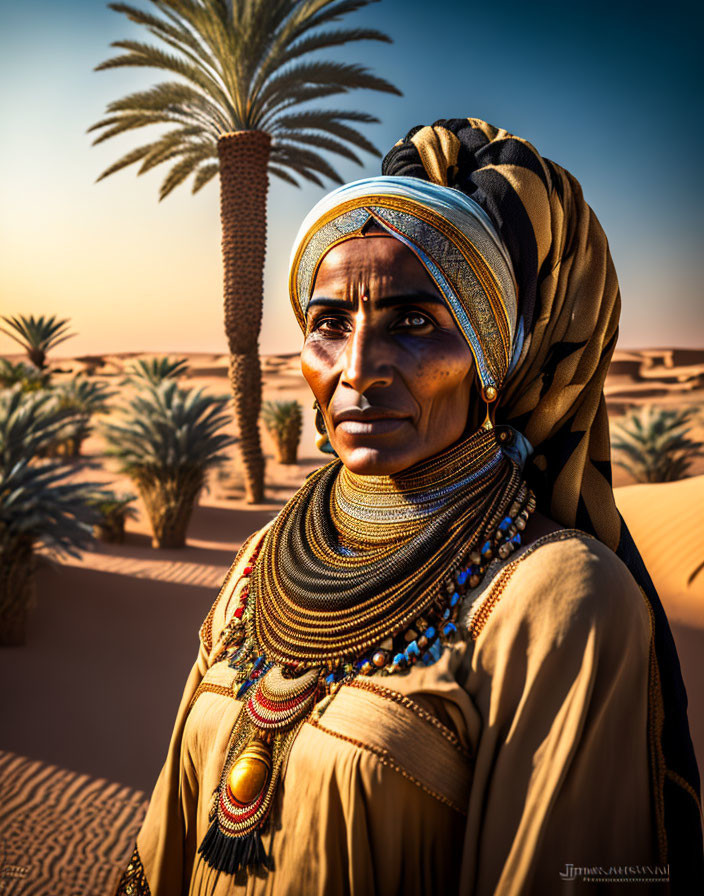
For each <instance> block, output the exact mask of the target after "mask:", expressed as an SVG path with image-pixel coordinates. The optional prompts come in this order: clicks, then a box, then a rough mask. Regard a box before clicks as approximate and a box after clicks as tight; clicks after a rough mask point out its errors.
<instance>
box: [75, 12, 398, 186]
mask: <svg viewBox="0 0 704 896" xmlns="http://www.w3.org/2000/svg"><path fill="white" fill-rule="evenodd" d="M371 2H375V0H151V6H152V9H151V10H149V11H144V10H142V9H140V8H138V7H137V6H135V5H132V4H131V3H127V2H114V3H111V4H109V6H110V8H111V9H112V10H114V11H115V12H117V13H118V14H120V15H124V16H126V18H127V19H128V20H129V21H131V22H132V23H134V24H136V25H138V26H140V27H141V28H143V29H144V32H143V33H144V34H148V35H149V36H150V37H151V38H152V39H155V40H156V41H157V43H156V44H153V43H150V42H145V41H142V40H133V39H129V40H118V41H115V42H114V43H113V44H112V46H113V47H114V48H115V49H116V50H117V51H119V52H118V55H115V56H113V57H111V58H109V59H107V60H106V61H105V62H102V63H101V64H100V65H98V66H97V70H98V71H103V70H107V69H112V68H122V67H125V66H127V67H147V68H153V69H156V70H162V71H167V72H169V73H170V74H172V75H175V76H176V78H177V80H176V81H167V82H164V83H161V84H157V85H155V86H154V87H152V88H149V89H147V90H143V91H138V92H136V93H133V94H130V95H128V96H126V97H123V98H121V99H118V100H116V101H114V102H112V103H110V104H109V105H108V107H107V114H106V116H105V117H104V118H103V119H102V120H101V121H99V122H97V123H96V124H95V125H93V126H92V127H91V128H90V129H89V131H91V132H96V131H97V132H98V133H97V136H96V137H95V141H94V142H95V143H101V142H103V141H105V140H108V139H110V138H111V137H115V136H118V135H120V134H124V133H126V132H129V131H130V130H135V129H137V128H141V127H144V126H146V125H149V124H155V125H164V124H172V125H175V126H176V128H175V130H172V131H169V132H168V134H166V135H162V136H161V137H160V138H159V139H156V140H154V141H153V142H152V143H149V144H146V145H145V146H142V147H138V148H137V149H134V150H133V151H132V152H131V153H128V154H127V155H125V156H123V157H122V158H120V159H118V161H117V162H115V163H114V164H113V165H111V166H110V167H109V168H107V169H106V171H104V172H103V174H102V175H101V178H100V179H102V178H104V177H107V176H108V175H109V174H112V173H115V172H117V171H119V170H121V169H122V168H124V167H127V166H129V165H131V164H134V163H137V162H141V165H140V166H139V167H138V173H142V172H144V171H148V170H150V169H151V168H153V167H156V166H157V165H160V164H165V163H168V162H170V161H173V160H174V159H176V162H175V164H173V165H172V167H171V168H170V170H169V172H168V174H167V176H166V179H165V180H164V181H163V183H162V187H161V190H160V194H159V195H160V198H162V199H163V198H164V197H165V196H166V195H168V193H170V192H171V191H172V190H173V189H175V187H176V186H178V185H179V184H180V183H182V182H183V181H184V180H186V178H187V177H188V176H189V175H190V174H191V173H193V172H195V177H194V180H193V185H192V189H193V192H197V191H198V190H200V189H201V188H202V187H203V186H204V185H205V184H206V183H208V182H209V181H210V180H211V179H212V178H213V177H215V175H216V174H217V171H218V169H217V167H216V164H215V162H214V159H215V157H216V152H215V146H216V143H217V140H218V139H219V138H220V137H221V136H222V135H223V134H226V133H230V132H233V131H241V130H264V131H265V132H267V133H270V134H271V136H272V137H273V138H274V144H277V143H278V144H279V151H278V153H277V152H276V150H275V148H274V149H273V150H272V153H273V154H272V158H271V162H272V166H271V169H270V170H271V173H272V174H273V175H275V176H277V177H282V172H284V171H286V172H287V173H286V174H285V175H284V176H283V179H284V180H286V181H287V182H288V183H292V184H293V183H298V180H297V177H298V176H301V177H303V178H306V179H308V180H311V181H313V182H314V183H317V184H321V183H322V182H321V177H320V176H321V175H322V177H324V178H331V179H332V180H333V181H336V182H339V177H338V175H337V172H336V171H335V170H334V168H333V167H332V166H331V165H329V164H328V163H327V162H326V161H325V159H324V157H323V156H322V155H320V154H318V153H313V152H311V151H310V150H308V149H307V147H314V148H315V149H318V150H321V152H322V153H328V152H330V153H333V154H336V155H339V156H342V157H344V158H347V159H349V160H350V161H355V162H356V163H358V164H360V163H361V160H360V158H359V155H358V150H362V151H365V152H369V153H372V154H374V155H378V154H379V152H378V150H377V148H376V147H375V146H374V145H373V143H371V142H370V141H369V140H367V138H366V137H365V136H364V135H363V134H362V133H360V131H359V130H358V129H357V128H356V127H355V125H356V124H370V123H375V122H376V120H377V119H376V118H375V117H374V116H372V115H369V114H367V113H364V112H356V111H354V110H350V111H349V112H344V111H343V112H340V111H334V112H325V111H320V110H319V111H315V110H308V111H304V110H305V107H306V105H307V104H308V103H310V102H312V101H315V100H320V99H324V98H328V97H332V96H334V95H336V94H341V93H348V92H349V91H351V90H358V89H359V90H374V91H381V92H385V93H390V94H399V91H398V89H397V88H396V87H395V86H394V85H393V84H391V83H390V82H389V81H387V80H385V79H384V78H382V77H379V76H377V75H376V74H374V73H373V72H372V71H371V70H370V69H368V68H367V67H365V66H363V65H359V64H352V63H344V62H339V61H331V60H324V59H318V58H315V56H316V54H319V53H321V52H324V51H325V50H331V49H335V48H337V47H341V46H346V45H348V44H352V43H358V42H360V41H376V42H382V43H388V42H389V37H388V36H387V35H386V34H385V33H383V32H382V31H380V30H379V29H376V28H371V27H339V26H337V25H336V24H335V25H334V26H333V27H329V26H332V25H333V23H339V22H340V20H341V19H343V18H344V17H346V16H348V15H350V14H352V13H354V12H356V11H358V10H361V9H363V8H365V7H367V6H368V5H369V4H370V3H371ZM312 57H313V58H312ZM301 107H302V108H301ZM295 109H299V110H300V112H299V114H298V116H297V115H296V114H292V110H295ZM198 129H200V132H201V133H200V135H199V134H198ZM201 144H202V145H201ZM205 144H208V145H209V146H210V147H211V149H210V152H208V150H207V149H206V148H205ZM282 145H283V149H282ZM283 150H285V151H283ZM294 150H295V151H294ZM306 153H307V154H306Z"/></svg>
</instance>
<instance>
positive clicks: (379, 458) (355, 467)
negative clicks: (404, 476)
mask: <svg viewBox="0 0 704 896" xmlns="http://www.w3.org/2000/svg"><path fill="white" fill-rule="evenodd" d="M370 443H371V439H368V440H367V441H366V443H365V444H357V445H350V444H346V445H342V446H339V447H336V448H335V450H336V451H337V454H338V456H339V458H340V460H341V461H342V463H343V464H344V465H345V466H346V467H347V469H348V470H350V471H351V472H352V473H357V474H358V475H359V476H393V475H394V473H400V472H401V470H405V469H406V468H407V467H410V466H411V465H412V464H414V463H415V462H416V460H417V458H415V456H414V454H415V452H414V451H413V446H412V445H409V444H408V441H406V444H398V445H389V444H387V445H384V446H381V445H372V444H370Z"/></svg>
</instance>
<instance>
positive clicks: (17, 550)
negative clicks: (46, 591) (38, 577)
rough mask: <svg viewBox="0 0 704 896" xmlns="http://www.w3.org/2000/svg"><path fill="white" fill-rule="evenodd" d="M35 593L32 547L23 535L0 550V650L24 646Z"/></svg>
mask: <svg viewBox="0 0 704 896" xmlns="http://www.w3.org/2000/svg"><path fill="white" fill-rule="evenodd" d="M33 594H34V546H33V543H32V539H31V538H30V537H28V536H26V535H21V536H19V537H18V538H15V539H12V540H11V541H10V542H9V543H6V544H5V545H4V546H3V548H2V549H1V550H0V647H6V646H15V645H21V644H24V643H25V641H26V624H27V608H28V607H29V604H30V602H31V600H32V597H33Z"/></svg>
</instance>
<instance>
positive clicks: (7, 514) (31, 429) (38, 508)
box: [0, 386, 101, 645]
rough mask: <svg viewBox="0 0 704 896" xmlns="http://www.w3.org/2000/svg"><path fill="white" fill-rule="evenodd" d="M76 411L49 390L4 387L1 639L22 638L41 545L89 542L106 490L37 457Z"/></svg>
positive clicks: (0, 411) (61, 547)
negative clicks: (77, 479)
mask: <svg viewBox="0 0 704 896" xmlns="http://www.w3.org/2000/svg"><path fill="white" fill-rule="evenodd" d="M73 416H75V415H74V412H73V411H71V410H66V409H63V408H59V407H58V406H57V404H56V402H55V401H54V398H53V396H52V395H51V393H50V392H48V391H47V392H31V393H27V392H23V391H22V389H21V387H20V386H15V387H14V388H13V389H5V390H3V391H2V392H0V645H7V644H22V643H24V640H25V625H26V617H27V607H28V605H29V603H30V600H31V596H32V592H33V579H34V567H35V551H36V548H37V547H38V546H39V545H40V544H43V545H45V546H47V547H49V548H51V549H53V550H54V551H56V552H58V553H64V552H65V553H70V554H74V555H75V554H77V552H78V549H79V548H81V547H84V546H85V545H87V544H88V543H89V542H90V540H91V533H92V525H93V523H94V522H95V521H96V519H97V514H96V513H95V511H94V510H92V509H91V506H90V505H91V503H92V502H94V501H96V500H98V499H99V498H100V495H101V490H100V489H99V488H98V487H97V486H96V485H95V484H93V483H87V482H71V481H69V477H70V476H71V473H72V471H71V469H70V468H69V467H66V466H64V465H63V464H60V463H57V462H55V461H39V460H37V459H36V458H38V457H40V456H41V455H42V454H44V453H45V452H46V449H47V447H48V446H50V445H51V444H52V443H53V442H54V441H55V440H56V438H57V437H58V435H59V433H60V432H61V431H62V429H63V428H64V426H65V425H66V423H67V422H70V421H71V419H72V417H73Z"/></svg>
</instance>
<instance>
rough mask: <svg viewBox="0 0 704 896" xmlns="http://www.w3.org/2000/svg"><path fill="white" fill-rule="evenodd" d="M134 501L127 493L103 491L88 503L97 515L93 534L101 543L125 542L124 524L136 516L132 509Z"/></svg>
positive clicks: (132, 496) (131, 495)
mask: <svg viewBox="0 0 704 896" xmlns="http://www.w3.org/2000/svg"><path fill="white" fill-rule="evenodd" d="M136 500H137V496H136V495H133V494H130V493H129V492H125V493H122V494H118V493H117V492H111V491H105V492H104V494H102V495H98V496H96V497H95V498H94V499H93V500H92V501H91V502H90V503H91V506H92V507H93V508H94V509H95V511H96V512H97V514H98V519H97V520H96V523H95V534H96V536H97V537H98V538H99V539H100V540H101V541H107V542H111V543H115V544H121V543H122V542H123V541H124V540H125V523H126V521H127V520H128V519H135V518H136V516H137V511H136V510H135V508H134V502H135V501H136Z"/></svg>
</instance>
